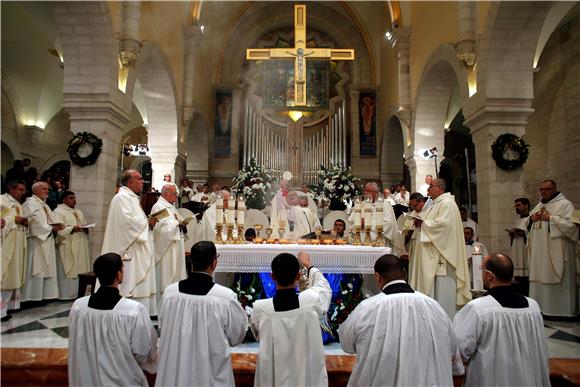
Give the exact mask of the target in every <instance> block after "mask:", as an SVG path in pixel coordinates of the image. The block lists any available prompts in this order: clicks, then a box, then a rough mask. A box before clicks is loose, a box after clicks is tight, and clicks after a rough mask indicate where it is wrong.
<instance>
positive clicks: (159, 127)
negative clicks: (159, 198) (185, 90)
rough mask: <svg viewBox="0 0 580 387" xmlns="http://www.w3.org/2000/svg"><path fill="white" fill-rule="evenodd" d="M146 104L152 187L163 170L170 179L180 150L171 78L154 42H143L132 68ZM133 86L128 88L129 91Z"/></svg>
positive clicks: (159, 178) (176, 111) (164, 59)
mask: <svg viewBox="0 0 580 387" xmlns="http://www.w3.org/2000/svg"><path fill="white" fill-rule="evenodd" d="M135 77H136V78H138V79H139V82H140V83H141V87H142V90H143V94H144V97H145V104H146V106H147V119H148V123H147V125H146V127H147V137H148V141H149V146H150V148H151V163H152V166H153V186H154V187H155V188H158V189H159V188H161V187H158V186H157V185H159V184H161V181H162V180H163V174H164V173H170V174H171V175H172V176H173V177H174V179H177V178H179V177H180V176H175V163H176V161H177V157H178V154H179V151H180V149H179V148H180V146H179V140H180V139H179V123H178V110H177V102H176V101H177V97H176V88H175V81H174V79H173V75H172V72H171V68H170V65H169V62H168V61H167V58H166V57H165V55H164V54H163V52H162V51H161V49H160V48H159V47H158V46H157V45H156V44H154V43H145V44H144V45H143V48H142V50H141V55H140V56H139V61H138V64H137V66H136V68H135ZM132 89H133V88H132V87H131V90H132Z"/></svg>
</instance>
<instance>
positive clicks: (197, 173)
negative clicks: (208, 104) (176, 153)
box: [186, 113, 209, 183]
mask: <svg viewBox="0 0 580 387" xmlns="http://www.w3.org/2000/svg"><path fill="white" fill-rule="evenodd" d="M208 133H209V129H208V127H207V123H206V122H205V120H204V119H203V117H202V116H201V114H199V113H194V115H193V117H192V119H191V121H190V123H189V127H188V128H187V136H186V138H187V161H186V169H187V173H186V176H187V178H188V179H191V180H193V181H194V182H195V183H205V182H206V181H207V178H208V176H209V173H208V171H209V153H208V149H209V138H208V137H209V136H208Z"/></svg>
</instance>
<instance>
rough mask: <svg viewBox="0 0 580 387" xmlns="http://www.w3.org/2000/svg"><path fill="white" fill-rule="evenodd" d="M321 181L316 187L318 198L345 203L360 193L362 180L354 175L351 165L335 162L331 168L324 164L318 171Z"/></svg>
mask: <svg viewBox="0 0 580 387" xmlns="http://www.w3.org/2000/svg"><path fill="white" fill-rule="evenodd" d="M318 178H319V180H320V183H319V185H318V187H317V188H316V197H317V198H318V199H327V200H329V201H330V202H331V203H332V202H341V203H344V202H346V201H348V200H351V199H352V198H353V197H355V196H357V195H360V194H361V193H362V190H361V188H360V180H359V179H357V178H356V177H354V176H353V174H352V171H351V169H350V167H348V168H346V169H345V168H344V167H342V166H341V165H338V164H336V165H335V164H333V165H331V166H330V168H325V167H323V166H322V165H321V166H320V170H319V171H318Z"/></svg>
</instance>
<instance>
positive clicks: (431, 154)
mask: <svg viewBox="0 0 580 387" xmlns="http://www.w3.org/2000/svg"><path fill="white" fill-rule="evenodd" d="M423 157H424V158H425V159H427V160H429V159H432V158H435V157H437V147H433V148H430V149H425V151H424V152H423Z"/></svg>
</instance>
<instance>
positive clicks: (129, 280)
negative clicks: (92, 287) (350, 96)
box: [101, 186, 157, 316]
mask: <svg viewBox="0 0 580 387" xmlns="http://www.w3.org/2000/svg"><path fill="white" fill-rule="evenodd" d="M152 240H153V237H152V235H151V234H150V232H149V223H148V220H147V217H146V216H145V213H144V212H143V209H142V208H141V204H140V202H139V195H137V194H136V193H134V192H133V191H131V190H130V189H129V188H127V187H124V186H123V187H121V188H120V189H119V192H117V194H116V195H115V196H114V197H113V200H111V205H110V207H109V214H108V216H107V227H106V229H105V237H104V240H103V248H102V250H101V254H106V253H117V254H119V255H120V256H121V257H122V258H123V264H124V269H123V274H124V276H123V283H122V284H120V285H119V292H120V293H121V295H122V296H123V297H128V298H133V299H134V300H135V301H138V302H141V303H142V304H143V305H144V306H145V308H147V310H148V311H149V314H150V315H151V316H154V315H156V314H157V301H156V299H155V293H156V287H155V258H154V257H153V247H152V246H151V245H152Z"/></svg>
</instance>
